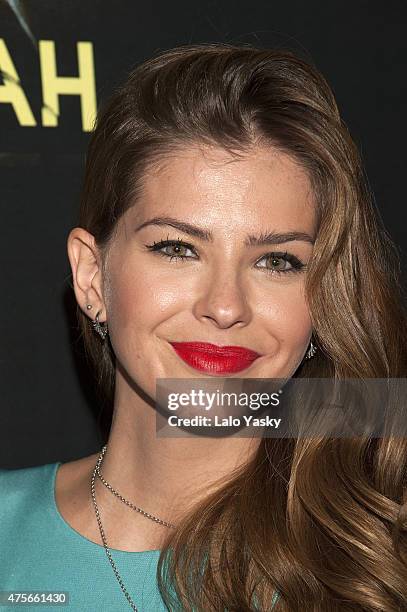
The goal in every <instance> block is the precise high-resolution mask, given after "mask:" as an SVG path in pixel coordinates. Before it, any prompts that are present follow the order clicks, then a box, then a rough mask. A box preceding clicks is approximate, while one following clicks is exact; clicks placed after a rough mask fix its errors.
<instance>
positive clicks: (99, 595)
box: [0, 461, 278, 612]
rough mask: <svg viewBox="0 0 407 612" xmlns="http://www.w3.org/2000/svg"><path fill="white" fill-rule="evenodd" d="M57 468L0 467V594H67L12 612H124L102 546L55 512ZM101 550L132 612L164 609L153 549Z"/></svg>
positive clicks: (4, 607) (1, 607)
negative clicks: (60, 600)
mask: <svg viewBox="0 0 407 612" xmlns="http://www.w3.org/2000/svg"><path fill="white" fill-rule="evenodd" d="M59 465H61V462H60V461H59V462H57V463H48V464H46V465H40V466H35V467H29V468H20V469H15V470H6V469H0V555H1V560H0V591H12V592H14V593H15V592H17V593H21V592H24V593H26V592H27V591H28V592H33V591H36V592H40V593H42V592H46V593H45V594H43V595H40V597H41V601H44V599H45V597H46V596H47V594H48V593H49V592H52V593H60V592H63V591H64V592H66V593H68V597H69V602H68V603H66V604H65V605H61V604H59V605H55V604H52V603H49V604H41V603H35V604H33V605H32V606H31V605H28V604H25V605H20V606H19V608H18V609H25V608H28V609H30V610H32V609H36V610H39V611H46V610H57V609H60V610H61V612H62V611H63V610H67V611H68V610H69V612H112V611H116V610H123V611H124V610H130V609H131V606H130V603H129V602H128V601H127V599H126V596H125V595H124V593H123V591H122V589H121V588H120V585H119V582H118V580H117V578H116V576H115V574H114V572H113V568H112V566H111V564H110V562H109V560H108V558H107V555H106V550H105V548H104V547H103V545H102V544H95V542H92V541H91V540H88V539H87V538H85V536H83V535H81V534H80V533H79V532H78V531H76V530H75V529H73V528H72V527H71V526H70V525H69V524H68V523H67V522H66V521H65V519H64V518H63V516H62V515H61V513H60V512H59V510H58V506H57V504H56V500H55V479H56V473H57V470H58V467H59ZM95 520H96V517H95ZM106 536H107V540H108V541H109V535H108V534H106ZM109 550H110V551H111V555H112V558H113V561H114V563H115V565H116V567H117V569H118V571H119V574H120V576H121V577H122V580H123V583H124V586H125V588H126V590H127V591H128V593H129V595H130V597H131V598H132V600H133V602H134V603H135V605H136V606H137V609H138V610H139V612H161V611H167V610H168V609H167V607H166V606H165V605H164V602H163V600H162V597H161V594H160V592H159V590H158V584H157V578H156V572H157V561H158V558H159V556H160V551H159V550H148V551H143V552H127V551H123V550H116V549H113V548H110V547H109ZM277 597H278V596H277ZM48 601H49V600H48ZM54 601H55V599H54ZM274 601H275V599H274V598H273V602H272V604H274ZM271 607H273V605H272V606H271ZM16 609H17V606H16V605H4V604H3V603H1V604H0V612H2V610H16Z"/></svg>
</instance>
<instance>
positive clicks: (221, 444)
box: [97, 385, 260, 542]
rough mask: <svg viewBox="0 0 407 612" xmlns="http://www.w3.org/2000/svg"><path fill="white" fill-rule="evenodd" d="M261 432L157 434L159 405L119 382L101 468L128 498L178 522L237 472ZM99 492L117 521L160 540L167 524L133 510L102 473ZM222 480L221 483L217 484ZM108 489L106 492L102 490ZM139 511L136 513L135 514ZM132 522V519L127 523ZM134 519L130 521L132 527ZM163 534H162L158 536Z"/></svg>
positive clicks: (248, 455) (256, 443) (166, 518)
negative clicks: (215, 435) (251, 434)
mask: <svg viewBox="0 0 407 612" xmlns="http://www.w3.org/2000/svg"><path fill="white" fill-rule="evenodd" d="M259 443H260V439H259V438H247V437H246V438H244V437H240V438H236V437H233V436H225V437H221V438H211V437H205V438H202V437H201V438H198V437H194V436H188V437H172V438H170V437H161V438H160V437H157V433H156V411H155V409H154V407H152V406H151V405H150V404H149V403H147V402H146V401H144V400H143V399H142V398H141V397H140V395H138V394H135V393H134V391H133V390H131V389H130V388H129V387H126V386H124V385H119V386H116V397H115V406H114V415H113V421H112V427H111V431H110V435H109V439H108V442H107V446H108V448H107V450H106V453H105V455H104V458H103V461H102V465H101V468H100V471H101V474H102V476H103V478H104V479H105V480H106V481H107V482H108V483H109V484H110V485H111V486H112V487H113V488H114V489H115V490H116V491H118V492H119V493H120V494H121V495H122V496H123V497H124V498H125V499H127V500H128V501H130V502H131V503H132V504H134V505H136V506H138V507H140V508H142V509H143V510H144V511H146V512H149V513H151V514H153V515H154V516H156V517H157V518H159V519H161V520H164V521H167V522H169V523H173V524H175V525H177V522H178V521H179V520H181V519H182V518H183V516H184V515H185V514H186V513H187V512H188V511H189V510H190V509H191V508H192V507H193V506H194V505H195V504H196V503H198V502H200V501H202V500H203V499H204V498H205V496H207V495H208V493H209V492H211V491H212V490H215V489H216V488H217V486H219V479H224V478H227V477H229V476H232V474H233V472H234V470H235V469H238V468H239V467H241V466H242V465H243V464H245V463H246V462H247V461H249V460H250V458H251V457H252V456H253V454H254V453H255V452H256V450H257V448H258V446H259ZM97 481H98V485H97V486H98V487H99V491H100V494H101V495H102V496H103V499H104V501H105V503H108V504H109V509H110V512H116V513H117V520H118V521H123V520H124V521H128V524H129V528H133V527H134V528H136V527H135V525H136V524H137V529H138V530H139V531H138V533H140V529H142V530H143V532H144V533H145V535H146V538H149V537H150V536H151V538H152V539H151V540H150V541H153V540H154V542H158V541H159V540H160V535H159V534H162V535H166V533H165V532H167V531H168V528H166V527H163V526H161V525H157V524H156V523H154V522H153V521H151V520H149V519H148V518H146V517H143V516H142V515H140V514H139V513H135V512H134V511H132V510H131V509H130V510H129V509H128V508H127V507H126V505H125V504H123V502H121V501H120V500H118V499H117V498H116V497H115V496H114V495H112V493H111V492H110V491H108V490H107V489H106V487H105V486H104V485H103V483H102V482H101V481H100V479H99V478H97ZM217 483H218V484H217ZM103 489H104V492H103ZM135 514H137V517H135V516H134V515H135ZM126 524H127V523H126ZM130 525H131V527H130ZM157 538H158V540H157Z"/></svg>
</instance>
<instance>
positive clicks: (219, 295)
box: [194, 269, 252, 329]
mask: <svg viewBox="0 0 407 612" xmlns="http://www.w3.org/2000/svg"><path fill="white" fill-rule="evenodd" d="M194 315H195V317H196V318H197V319H199V320H200V321H204V322H205V321H209V322H211V323H212V324H213V325H215V326H216V327H218V328H220V329H227V328H228V327H232V326H233V325H238V326H239V327H244V326H245V325H247V324H248V323H249V321H250V319H251V316H252V313H251V308H250V306H249V303H248V295H247V287H245V286H244V283H243V279H242V278H241V277H240V276H239V272H238V271H236V270H234V271H226V270H223V271H221V270H219V269H216V270H214V271H213V273H212V274H211V277H210V278H209V279H208V280H207V282H203V283H202V285H201V292H200V294H199V297H198V299H197V300H196V301H195V304H194Z"/></svg>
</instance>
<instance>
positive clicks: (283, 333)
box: [101, 147, 315, 397]
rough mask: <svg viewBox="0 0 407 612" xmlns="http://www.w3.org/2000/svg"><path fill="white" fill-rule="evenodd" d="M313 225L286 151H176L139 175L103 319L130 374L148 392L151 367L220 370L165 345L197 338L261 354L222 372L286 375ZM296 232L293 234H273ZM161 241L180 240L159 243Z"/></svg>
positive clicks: (304, 189) (112, 260) (176, 373)
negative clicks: (239, 154) (197, 364)
mask: <svg viewBox="0 0 407 612" xmlns="http://www.w3.org/2000/svg"><path fill="white" fill-rule="evenodd" d="M154 219H155V221H153V220H154ZM314 224H315V213H314V200H313V194H312V191H311V186H310V183H309V179H308V177H307V175H306V173H305V171H304V170H303V169H301V168H300V167H299V166H298V165H297V164H296V163H295V162H294V161H293V160H292V159H291V158H290V157H288V156H287V155H285V154H283V153H280V152H278V151H277V150H275V149H270V148H256V149H254V150H253V151H252V152H251V153H248V154H246V155H245V157H244V158H243V159H240V160H236V159H234V158H232V157H231V156H230V155H229V154H228V153H227V152H225V151H224V150H223V149H220V148H209V147H202V148H198V147H196V148H192V147H191V148H189V149H184V150H182V151H181V152H180V151H178V152H174V154H173V156H171V157H169V158H168V159H167V160H166V161H165V162H164V163H161V165H160V167H158V168H155V170H154V172H153V171H151V172H150V173H149V174H148V175H146V177H145V183H144V189H143V193H142V196H141V198H140V200H139V201H138V202H137V203H136V205H135V206H133V207H132V208H130V209H129V210H128V211H127V212H126V214H125V215H124V216H123V217H122V218H121V219H120V221H119V223H118V226H117V235H116V237H115V240H114V241H113V243H112V246H111V248H110V250H109V254H108V259H107V262H106V277H105V280H104V287H105V289H104V299H105V306H106V311H105V312H106V317H105V318H106V320H107V323H108V326H109V334H110V339H111V342H112V345H113V349H114V351H115V354H116V356H117V359H118V360H119V362H120V364H121V366H122V367H123V368H124V369H125V371H126V373H127V375H128V376H129V377H130V378H131V379H132V380H133V381H135V382H136V383H137V384H138V385H139V386H140V387H141V388H142V389H143V390H144V391H146V392H147V393H149V394H150V396H152V397H153V396H154V393H155V383H156V379H157V378H200V377H206V376H213V375H218V373H217V372H215V371H213V372H198V371H197V370H196V369H195V368H194V367H193V366H191V365H190V364H189V363H187V362H185V361H184V360H183V359H182V358H181V357H180V356H179V354H178V353H177V352H176V351H175V350H174V347H173V346H172V344H171V343H172V342H206V343H212V344H216V345H219V346H225V345H233V346H240V347H246V348H248V349H251V350H253V351H256V352H257V353H260V354H261V357H260V358H258V359H256V360H255V361H253V362H251V364H249V365H248V366H247V367H246V368H245V369H243V370H241V371H239V372H237V373H236V372H235V373H231V374H227V373H226V374H225V373H223V374H222V376H225V375H226V376H228V375H229V376H237V377H243V378H288V377H290V376H292V374H293V373H294V372H295V370H296V369H297V368H298V366H299V364H300V362H301V360H302V359H303V357H304V354H305V352H306V349H307V347H308V344H309V340H310V337H311V331H312V330H311V321H310V317H309V312H308V307H307V303H306V300H305V296H304V283H305V275H306V272H305V269H306V268H305V267H306V265H307V264H308V262H309V260H310V258H311V254H312V250H313V244H312V242H313V240H314V237H315V226H314ZM293 232H300V233H301V234H302V236H298V237H297V238H296V239H294V240H287V238H285V239H280V240H278V241H277V242H275V243H274V242H273V241H272V236H273V234H275V233H284V234H285V233H293ZM304 235H308V237H309V238H308V239H307V238H306V236H305V237H304ZM294 238H295V236H294ZM166 240H169V241H175V242H179V241H180V243H179V246H178V247H177V246H176V245H175V246H174V245H167V246H165V245H161V247H160V245H157V244H156V243H160V241H166ZM154 244H156V247H157V250H153V246H154ZM158 247H159V250H158ZM272 253H275V255H274V256H273V255H272ZM285 253H287V255H285ZM177 255H178V257H179V256H180V255H181V256H185V258H184V259H177V258H176V257H174V256H177ZM171 256H173V257H172V258H171ZM301 265H302V266H304V267H303V268H301V267H297V266H301ZM101 320H103V319H101Z"/></svg>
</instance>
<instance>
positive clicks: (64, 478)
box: [55, 453, 99, 539]
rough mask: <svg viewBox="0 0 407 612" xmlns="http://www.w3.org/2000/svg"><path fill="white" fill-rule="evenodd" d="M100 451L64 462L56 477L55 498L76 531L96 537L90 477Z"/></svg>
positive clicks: (61, 512)
mask: <svg viewBox="0 0 407 612" xmlns="http://www.w3.org/2000/svg"><path fill="white" fill-rule="evenodd" d="M98 456H99V453H95V454H94V455H89V456H87V457H82V458H80V459H75V460H74V461H67V462H66V463H62V464H61V465H60V466H59V468H58V471H57V474H56V479H55V500H56V504H57V507H58V510H59V512H60V514H61V515H62V517H63V518H64V519H65V521H66V522H67V523H68V524H69V525H71V527H73V528H74V529H75V530H76V531H78V532H79V533H81V534H82V535H85V536H86V537H88V538H90V539H94V529H93V528H91V527H90V525H92V523H93V515H92V504H91V502H90V499H91V498H90V478H91V474H92V471H93V468H94V467H95V465H96V461H97V459H98Z"/></svg>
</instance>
